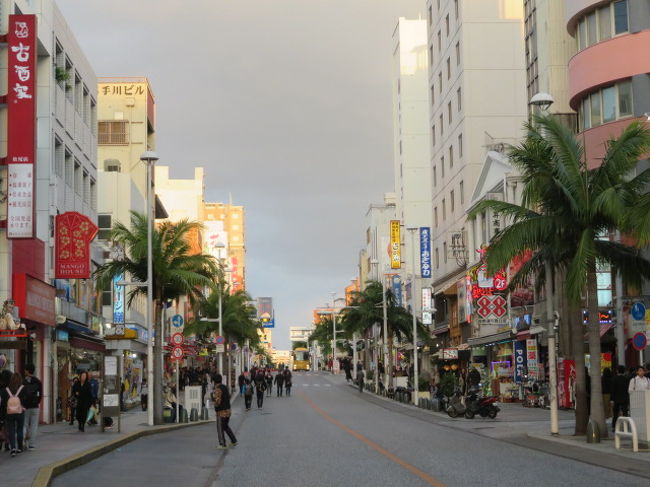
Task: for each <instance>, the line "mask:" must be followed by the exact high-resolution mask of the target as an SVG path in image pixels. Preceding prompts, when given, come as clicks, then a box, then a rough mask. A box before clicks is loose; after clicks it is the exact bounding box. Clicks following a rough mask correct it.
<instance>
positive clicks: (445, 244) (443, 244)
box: [442, 242, 447, 264]
mask: <svg viewBox="0 0 650 487" xmlns="http://www.w3.org/2000/svg"><path fill="white" fill-rule="evenodd" d="M442 258H443V259H444V260H445V264H446V263H447V242H443V243H442Z"/></svg>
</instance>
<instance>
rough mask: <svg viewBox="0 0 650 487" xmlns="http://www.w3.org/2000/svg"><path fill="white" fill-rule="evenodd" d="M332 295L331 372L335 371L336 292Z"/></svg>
mask: <svg viewBox="0 0 650 487" xmlns="http://www.w3.org/2000/svg"><path fill="white" fill-rule="evenodd" d="M330 294H331V295H332V374H334V373H335V370H336V367H335V366H334V364H335V363H336V311H334V307H335V306H336V293H330Z"/></svg>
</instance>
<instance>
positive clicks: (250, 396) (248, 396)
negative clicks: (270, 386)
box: [244, 379, 253, 411]
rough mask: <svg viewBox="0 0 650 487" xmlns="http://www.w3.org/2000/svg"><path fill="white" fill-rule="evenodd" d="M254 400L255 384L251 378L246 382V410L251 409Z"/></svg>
mask: <svg viewBox="0 0 650 487" xmlns="http://www.w3.org/2000/svg"><path fill="white" fill-rule="evenodd" d="M252 402H253V384H251V380H250V379H246V380H245V382H244V408H245V409H246V411H250V410H251V404H252Z"/></svg>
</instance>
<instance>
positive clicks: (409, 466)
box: [51, 374, 650, 487]
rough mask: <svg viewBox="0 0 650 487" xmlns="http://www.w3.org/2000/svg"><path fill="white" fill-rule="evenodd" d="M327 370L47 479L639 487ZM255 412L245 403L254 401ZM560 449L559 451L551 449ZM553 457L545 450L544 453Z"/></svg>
mask: <svg viewBox="0 0 650 487" xmlns="http://www.w3.org/2000/svg"><path fill="white" fill-rule="evenodd" d="M365 396H366V395H365V394H364V395H361V394H359V393H358V392H356V391H355V390H354V389H352V388H350V387H348V386H345V385H342V384H341V383H340V381H339V380H337V379H335V380H331V379H330V377H329V376H328V375H327V374H309V375H306V374H294V388H293V395H292V397H289V398H287V397H282V398H277V397H275V396H274V397H272V398H266V399H265V403H264V407H263V408H262V409H261V410H258V409H256V408H255V407H254V408H253V410H251V411H249V412H244V411H242V408H243V404H242V402H240V401H238V402H237V403H236V406H235V411H234V416H233V418H232V420H231V423H232V424H233V426H234V428H233V429H234V430H235V434H236V435H237V437H238V440H239V445H238V446H236V447H234V448H230V449H228V450H227V451H226V452H222V451H219V450H217V449H216V448H215V447H216V444H217V441H216V429H215V427H214V426H197V427H193V428H187V429H183V430H179V431H176V432H173V433H167V434H161V435H154V436H150V437H145V438H143V439H140V440H137V441H135V442H133V443H131V444H129V445H126V446H124V447H122V448H121V449H119V450H116V451H114V452H112V453H109V454H108V455H105V456H103V457H101V458H100V459H98V460H95V461H93V462H91V463H89V464H87V465H84V466H82V467H79V468H77V469H74V470H72V471H70V472H68V473H66V474H64V475H62V476H60V477H57V478H56V479H55V480H54V481H53V482H52V484H51V485H53V486H55V487H64V486H65V487H67V486H72V485H92V486H93V487H103V486H106V487H109V486H110V487H113V486H116V485H119V486H121V487H127V486H133V487H136V486H137V487H142V486H160V487H166V486H170V487H171V486H192V487H194V486H197V487H199V486H200V487H203V486H205V487H213V486H215V487H216V486H218V487H221V486H224V487H225V486H238V485H246V486H247V487H256V486H260V487H267V486H270V485H273V486H296V487H298V486H300V487H303V486H319V487H321V486H322V487H325V486H343V485H356V486H366V485H367V486H394V485H406V486H435V487H441V486H517V487H519V486H521V485H525V486H526V487H534V486H562V485H568V486H592V487H593V486H608V487H609V486H647V485H649V482H650V481H649V480H648V479H647V478H640V477H636V476H632V475H628V474H626V473H622V472H620V471H614V470H608V469H605V468H602V467H600V466H597V465H592V464H588V463H584V462H581V461H575V460H572V459H569V458H563V457H561V456H557V455H555V454H549V453H544V452H541V451H539V449H537V450H535V449H530V448H528V447H527V446H526V442H525V441H521V442H520V443H519V444H515V443H512V442H507V441H501V440H500V439H495V438H490V437H486V436H481V435H478V434H476V433H473V432H470V431H464V430H462V429H456V428H454V427H450V422H448V421H447V422H443V421H440V422H436V421H430V420H424V419H422V418H419V417H417V415H409V414H402V413H400V412H399V411H396V410H394V409H395V408H391V407H386V405H385V404H382V403H381V402H380V401H378V400H376V399H375V400H372V401H368V400H367V398H366V397H365ZM254 406H255V405H254ZM558 448H561V447H558ZM551 453H553V452H551Z"/></svg>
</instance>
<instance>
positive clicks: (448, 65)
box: [447, 58, 451, 79]
mask: <svg viewBox="0 0 650 487" xmlns="http://www.w3.org/2000/svg"><path fill="white" fill-rule="evenodd" d="M447 79H451V58H447Z"/></svg>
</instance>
